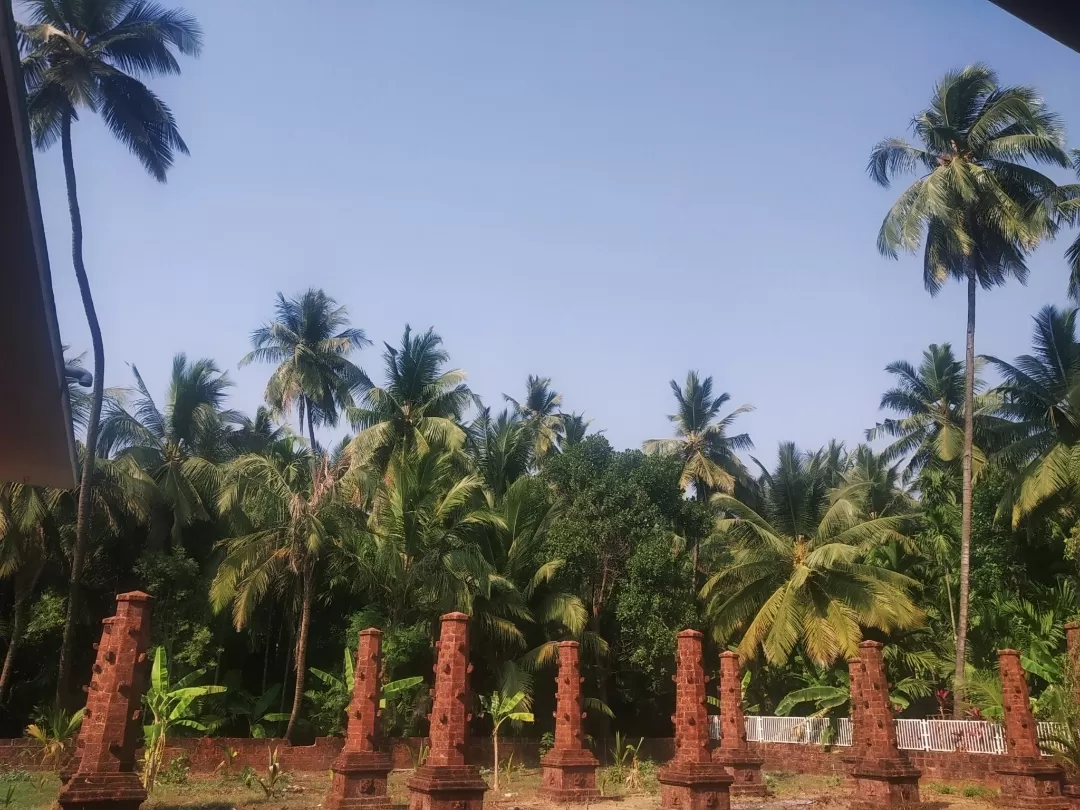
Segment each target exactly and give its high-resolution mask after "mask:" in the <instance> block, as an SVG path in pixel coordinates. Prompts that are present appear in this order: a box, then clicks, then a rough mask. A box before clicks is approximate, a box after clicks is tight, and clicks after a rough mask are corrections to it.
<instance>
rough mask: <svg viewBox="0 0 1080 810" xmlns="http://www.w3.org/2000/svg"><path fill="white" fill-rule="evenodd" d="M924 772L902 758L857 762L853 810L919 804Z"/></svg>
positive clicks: (850, 804) (905, 806) (852, 774)
mask: <svg viewBox="0 0 1080 810" xmlns="http://www.w3.org/2000/svg"><path fill="white" fill-rule="evenodd" d="M921 775H922V772H921V771H919V769H918V768H913V767H912V766H911V765H909V764H908V763H907V762H905V761H903V760H900V759H864V760H862V761H860V762H858V763H857V764H856V765H855V768H854V770H852V772H851V776H852V778H853V779H854V781H855V784H854V793H853V795H852V798H851V802H850V803H849V805H848V806H849V808H850V810H883V808H915V807H918V806H919V777H920V776H921Z"/></svg>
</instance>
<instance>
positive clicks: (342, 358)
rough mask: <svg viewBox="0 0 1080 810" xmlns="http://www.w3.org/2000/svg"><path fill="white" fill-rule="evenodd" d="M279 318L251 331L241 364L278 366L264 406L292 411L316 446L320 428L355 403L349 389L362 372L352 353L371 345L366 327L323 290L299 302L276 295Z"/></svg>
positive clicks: (304, 296) (305, 294) (308, 292)
mask: <svg viewBox="0 0 1080 810" xmlns="http://www.w3.org/2000/svg"><path fill="white" fill-rule="evenodd" d="M274 310H275V318H274V320H273V321H271V322H270V323H268V324H266V325H264V326H260V327H259V328H258V329H256V330H255V331H254V332H252V333H251V343H252V345H253V346H254V348H253V349H252V350H251V351H250V352H249V353H248V354H247V355H245V356H244V358H243V359H242V360H241V361H240V366H241V367H243V366H246V365H247V364H249V363H253V362H255V361H259V362H261V363H275V364H277V369H275V371H274V373H273V375H271V377H270V381H269V382H268V383H267V384H266V403H267V404H268V405H269V406H270V407H271V408H273V409H274V412H275V413H278V414H287V413H289V412H290V411H292V410H293V409H294V408H295V409H296V411H297V415H298V417H299V420H300V433H301V434H303V432H304V428H305V420H306V427H307V435H308V439H309V440H310V442H311V446H312V447H316V446H317V445H316V444H315V426H316V425H330V426H333V425H336V424H337V421H338V414H339V413H341V412H342V411H343V410H344V409H345V408H347V407H349V406H350V405H352V404H353V402H352V395H351V393H350V388H351V387H352V386H353V385H354V384H355V383H356V380H357V375H358V374H359V369H358V368H357V367H356V366H355V365H354V364H353V363H352V361H351V360H349V355H350V354H352V353H353V352H354V351H357V350H358V349H362V348H363V347H364V346H370V345H371V341H370V340H368V339H367V336H366V335H365V334H364V330H363V329H355V328H352V327H350V326H349V315H348V312H347V311H346V310H345V307H343V306H338V303H337V302H336V301H335V300H334V299H333V298H331V297H330V296H328V295H327V294H326V293H325V292H323V291H322V290H316V289H314V288H312V289H309V290H308V291H307V292H305V293H304V294H303V295H301V296H300V297H299V298H290V299H286V298H285V296H283V295H282V294H281V293H278V296H277V303H276V304H275V305H274Z"/></svg>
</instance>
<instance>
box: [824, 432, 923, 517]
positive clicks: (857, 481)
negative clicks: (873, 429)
mask: <svg viewBox="0 0 1080 810" xmlns="http://www.w3.org/2000/svg"><path fill="white" fill-rule="evenodd" d="M845 466H846V468H847V469H846V470H845V471H844V473H843V484H842V485H841V490H842V491H843V492H844V493H845V494H846V495H848V496H849V497H850V498H851V499H852V500H853V501H854V502H855V503H857V504H858V505H859V507H860V509H861V510H862V512H863V513H864V514H866V515H867V516H868V517H871V518H876V517H885V516H886V515H902V514H910V513H911V512H912V511H913V510H915V509H916V508H917V506H918V504H917V502H916V501H915V499H914V498H912V497H911V495H910V494H909V493H908V492H907V491H906V490H905V488H904V486H903V484H902V483H901V480H902V476H901V474H900V465H899V464H889V462H888V461H887V460H886V459H885V457H884V454H882V453H875V452H874V451H873V449H871V448H870V447H869V446H868V445H865V444H860V445H859V446H858V447H856V448H855V452H853V453H851V454H850V455H849V456H848V458H847V463H846V465H845Z"/></svg>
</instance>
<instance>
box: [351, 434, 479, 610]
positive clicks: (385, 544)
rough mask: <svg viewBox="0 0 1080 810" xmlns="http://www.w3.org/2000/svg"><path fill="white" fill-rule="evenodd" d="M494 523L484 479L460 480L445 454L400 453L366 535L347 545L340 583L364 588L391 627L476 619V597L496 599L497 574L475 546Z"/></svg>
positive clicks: (380, 492) (390, 466) (375, 500)
mask: <svg viewBox="0 0 1080 810" xmlns="http://www.w3.org/2000/svg"><path fill="white" fill-rule="evenodd" d="M496 522H497V518H496V517H495V516H494V515H493V514H492V512H491V509H490V508H489V506H488V503H487V501H486V498H485V496H484V482H483V479H482V478H481V477H480V476H479V475H477V474H475V473H470V474H467V475H461V474H460V473H459V472H458V471H457V470H456V465H455V464H454V463H453V459H452V458H451V456H450V454H448V453H447V452H444V451H440V450H437V449H434V448H430V447H429V448H427V449H415V450H411V451H407V450H404V449H403V448H402V449H399V450H398V451H396V452H395V453H394V455H393V456H392V458H391V459H390V463H389V464H388V466H387V469H386V472H385V474H384V476H383V479H382V483H381V485H380V486H379V488H378V491H377V492H376V493H375V495H374V498H373V502H372V506H371V511H370V515H369V517H368V519H367V525H366V530H365V531H364V532H363V533H362V534H358V535H356V536H354V537H351V538H346V539H345V543H346V545H347V546H348V548H349V551H350V554H349V555H348V558H347V559H348V562H347V563H344V564H343V568H342V570H341V577H342V578H343V579H345V580H348V581H350V582H353V583H357V584H358V585H359V587H360V588H361V589H362V590H363V592H364V593H365V594H366V595H367V598H368V599H369V601H370V602H371V603H372V604H373V605H374V606H376V607H377V608H378V609H379V611H380V612H381V614H382V616H383V618H384V619H385V623H386V625H387V626H389V627H405V626H410V625H414V624H416V623H418V622H424V621H432V620H434V619H435V617H437V616H438V615H439V614H440V613H443V612H446V611H447V610H462V611H465V612H466V613H471V612H472V610H473V600H474V597H475V596H476V595H477V594H481V595H483V596H485V597H489V596H490V593H491V587H492V569H491V566H490V564H489V563H488V562H487V561H486V560H485V559H484V555H483V553H482V552H481V549H480V545H479V542H478V541H479V537H480V536H481V534H482V533H483V532H484V531H486V530H487V528H488V527H490V526H491V525H492V524H493V523H496Z"/></svg>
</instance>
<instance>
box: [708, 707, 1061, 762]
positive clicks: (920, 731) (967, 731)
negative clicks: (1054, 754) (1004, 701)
mask: <svg viewBox="0 0 1080 810" xmlns="http://www.w3.org/2000/svg"><path fill="white" fill-rule="evenodd" d="M745 721H746V739H747V740H748V741H750V742H769V743H791V744H795V745H851V735H852V731H853V727H852V724H851V720H850V719H849V718H847V717H837V718H831V719H830V718H825V717H758V716H755V715H749V716H747V717H746V718H745ZM895 722H896V743H897V746H898V747H900V748H903V749H906V750H908V751H968V752H970V753H973V754H1004V753H1006V746H1005V733H1004V730H1003V729H1002V727H1001V726H999V725H998V724H997V723H987V722H985V721H982V720H896V721H895ZM1060 732H1061V730H1060V729H1057V728H1056V727H1055V724H1053V723H1039V725H1038V733H1039V739H1041V740H1046V739H1049V738H1051V737H1053V736H1060ZM709 736H711V737H712V738H713V739H714V740H718V739H720V718H719V717H718V716H717V715H710V716H709Z"/></svg>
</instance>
